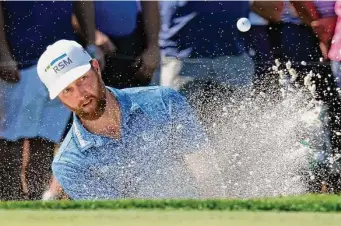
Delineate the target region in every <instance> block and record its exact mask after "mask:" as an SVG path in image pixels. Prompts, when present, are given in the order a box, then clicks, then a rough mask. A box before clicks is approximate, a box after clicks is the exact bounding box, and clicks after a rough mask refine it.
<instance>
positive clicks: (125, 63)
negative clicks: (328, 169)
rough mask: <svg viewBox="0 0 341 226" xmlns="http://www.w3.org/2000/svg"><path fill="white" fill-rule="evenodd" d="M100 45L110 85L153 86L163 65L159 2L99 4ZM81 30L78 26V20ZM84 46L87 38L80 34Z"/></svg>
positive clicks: (109, 2)
mask: <svg viewBox="0 0 341 226" xmlns="http://www.w3.org/2000/svg"><path fill="white" fill-rule="evenodd" d="M94 4H95V18H96V26H97V29H98V30H97V31H96V44H97V45H98V46H99V47H101V48H102V50H103V52H104V53H105V62H106V63H105V65H106V66H105V68H104V70H103V72H102V76H103V80H104V82H105V84H106V85H108V86H111V87H116V88H127V87H135V86H146V85H149V83H150V81H151V78H152V75H153V73H154V70H155V69H156V67H157V66H158V65H159V47H158V34H159V30H160V15H159V7H158V2H157V1H95V2H94ZM74 26H75V28H76V29H77V30H78V27H79V25H78V22H77V21H76V20H74ZM78 34H79V36H80V40H81V42H83V37H84V36H83V34H82V33H81V32H79V33H78Z"/></svg>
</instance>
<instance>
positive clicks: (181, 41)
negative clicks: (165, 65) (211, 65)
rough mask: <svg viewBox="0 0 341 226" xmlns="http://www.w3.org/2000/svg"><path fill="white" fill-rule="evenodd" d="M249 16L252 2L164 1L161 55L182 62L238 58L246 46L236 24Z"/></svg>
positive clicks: (161, 8)
mask: <svg viewBox="0 0 341 226" xmlns="http://www.w3.org/2000/svg"><path fill="white" fill-rule="evenodd" d="M249 12H250V3H249V2H248V1H161V2H160V14H161V31H160V36H159V43H160V48H161V52H162V54H163V55H166V56H169V57H178V58H180V59H183V58H188V57H189V58H212V57H219V56H230V55H238V54H240V53H242V52H244V43H243V41H242V38H241V33H240V31H239V30H238V29H237V26H236V24H237V21H238V19H240V18H241V17H246V18H247V17H248V16H249Z"/></svg>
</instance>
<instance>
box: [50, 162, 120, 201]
mask: <svg viewBox="0 0 341 226" xmlns="http://www.w3.org/2000/svg"><path fill="white" fill-rule="evenodd" d="M52 169H53V173H54V175H55V176H56V178H57V181H58V183H59V184H60V185H61V187H62V188H63V190H64V192H65V193H66V194H67V195H68V196H69V197H70V198H71V199H72V200H107V199H115V198H117V195H116V193H115V191H114V190H113V189H112V188H111V187H110V185H109V184H107V183H104V182H103V181H101V179H100V177H97V178H96V177H95V176H91V175H90V173H89V172H87V171H86V170H84V169H82V168H81V167H76V166H75V165H71V163H67V162H58V163H54V164H53V165H52Z"/></svg>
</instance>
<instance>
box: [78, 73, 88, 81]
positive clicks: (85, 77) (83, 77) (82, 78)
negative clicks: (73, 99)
mask: <svg viewBox="0 0 341 226" xmlns="http://www.w3.org/2000/svg"><path fill="white" fill-rule="evenodd" d="M87 78H88V76H87V75H84V76H82V77H81V78H80V79H79V80H80V81H81V82H83V81H85V80H86V79H87Z"/></svg>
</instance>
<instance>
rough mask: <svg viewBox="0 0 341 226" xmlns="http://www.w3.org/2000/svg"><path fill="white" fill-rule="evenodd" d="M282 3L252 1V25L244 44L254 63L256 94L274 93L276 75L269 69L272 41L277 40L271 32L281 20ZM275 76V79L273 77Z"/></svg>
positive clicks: (245, 34)
mask: <svg viewBox="0 0 341 226" xmlns="http://www.w3.org/2000/svg"><path fill="white" fill-rule="evenodd" d="M283 6H284V4H283V2H282V1H265V2H264V1H263V2H259V1H254V2H253V4H252V6H251V9H252V11H251V12H250V14H249V20H250V22H251V24H252V26H251V28H250V30H249V31H248V32H245V33H244V37H245V41H246V42H245V43H246V46H247V48H248V51H249V54H250V56H251V57H252V59H253V61H254V63H255V78H254V89H255V91H256V93H258V92H266V93H269V92H270V93H271V94H273V92H276V90H277V89H275V88H272V87H276V85H277V83H278V79H276V78H277V77H278V75H274V73H273V72H272V71H269V68H271V67H272V65H274V60H275V59H274V58H275V57H274V53H273V49H272V45H271V43H272V40H273V39H276V38H278V37H277V36H276V33H274V32H273V26H272V25H273V23H278V22H280V20H281V14H282V10H283ZM275 76H276V77H275Z"/></svg>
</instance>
